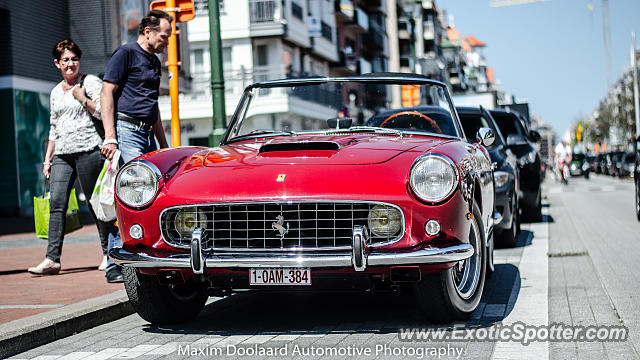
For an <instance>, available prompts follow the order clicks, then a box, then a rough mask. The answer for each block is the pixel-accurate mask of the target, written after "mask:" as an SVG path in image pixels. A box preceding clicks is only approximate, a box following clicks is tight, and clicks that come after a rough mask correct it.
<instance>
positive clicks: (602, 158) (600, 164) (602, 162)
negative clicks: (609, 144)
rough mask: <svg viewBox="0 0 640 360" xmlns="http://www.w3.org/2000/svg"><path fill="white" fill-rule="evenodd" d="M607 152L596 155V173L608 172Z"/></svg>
mask: <svg viewBox="0 0 640 360" xmlns="http://www.w3.org/2000/svg"><path fill="white" fill-rule="evenodd" d="M606 167H607V153H600V154H598V156H596V174H606Z"/></svg>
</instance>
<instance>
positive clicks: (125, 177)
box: [116, 161, 160, 207]
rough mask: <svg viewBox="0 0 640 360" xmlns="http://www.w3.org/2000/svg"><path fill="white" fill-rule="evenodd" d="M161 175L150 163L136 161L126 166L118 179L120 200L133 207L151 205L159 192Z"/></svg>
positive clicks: (117, 190)
mask: <svg viewBox="0 0 640 360" xmlns="http://www.w3.org/2000/svg"><path fill="white" fill-rule="evenodd" d="M152 167H153V168H152ZM159 174H160V172H159V171H158V170H157V169H156V168H155V166H153V164H151V163H148V162H143V161H134V162H131V163H129V164H127V165H125V166H124V167H123V168H122V169H121V170H120V172H119V173H118V177H117V178H116V194H117V195H118V198H120V201H122V202H123V203H125V204H126V205H129V206H133V207H141V206H145V205H147V204H149V203H150V202H151V200H153V198H154V197H155V196H156V193H157V192H158V178H159Z"/></svg>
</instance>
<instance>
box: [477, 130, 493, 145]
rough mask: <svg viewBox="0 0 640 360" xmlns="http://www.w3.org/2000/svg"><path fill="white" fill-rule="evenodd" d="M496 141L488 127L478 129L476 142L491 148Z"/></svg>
mask: <svg viewBox="0 0 640 360" xmlns="http://www.w3.org/2000/svg"><path fill="white" fill-rule="evenodd" d="M495 140H496V137H495V135H494V134H493V131H492V130H491V129H489V128H488V127H482V128H480V129H478V133H477V134H476V141H477V142H479V143H480V144H482V145H484V146H491V144H493V142H494V141H495Z"/></svg>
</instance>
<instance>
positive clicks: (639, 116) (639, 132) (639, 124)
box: [631, 32, 640, 150]
mask: <svg viewBox="0 0 640 360" xmlns="http://www.w3.org/2000/svg"><path fill="white" fill-rule="evenodd" d="M631 69H632V71H633V109H634V111H633V112H634V113H635V115H636V116H635V117H636V118H635V120H636V136H635V140H638V138H639V137H640V112H639V111H638V110H640V106H639V105H638V102H639V101H638V66H637V62H636V33H635V32H632V33H631ZM633 144H634V145H633V147H634V150H637V149H636V147H637V146H638V145H637V143H636V141H634V142H633Z"/></svg>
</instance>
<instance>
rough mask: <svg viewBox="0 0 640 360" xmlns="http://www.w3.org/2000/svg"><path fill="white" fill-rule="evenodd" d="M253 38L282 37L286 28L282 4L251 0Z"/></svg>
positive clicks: (268, 0)
mask: <svg viewBox="0 0 640 360" xmlns="http://www.w3.org/2000/svg"><path fill="white" fill-rule="evenodd" d="M249 22H250V31H251V36H256V37H260V36H280V35H284V34H285V31H286V28H285V23H286V21H285V20H284V15H283V7H282V2H281V1H279V0H249Z"/></svg>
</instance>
